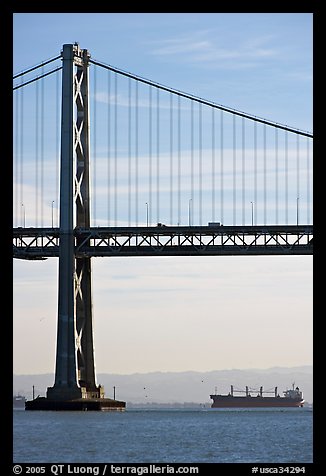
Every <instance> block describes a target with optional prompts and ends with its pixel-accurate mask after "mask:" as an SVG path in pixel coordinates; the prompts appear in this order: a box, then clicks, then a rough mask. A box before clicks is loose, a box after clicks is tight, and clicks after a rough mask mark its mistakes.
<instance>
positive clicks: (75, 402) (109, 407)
mask: <svg viewBox="0 0 326 476" xmlns="http://www.w3.org/2000/svg"><path fill="white" fill-rule="evenodd" d="M125 407H126V403H125V402H121V401H119V400H112V399H111V398H75V399H51V398H48V397H37V398H35V399H34V400H27V401H26V403H25V410H39V411H44V410H50V411H120V412H121V411H124V410H125Z"/></svg>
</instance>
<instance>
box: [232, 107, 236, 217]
mask: <svg viewBox="0 0 326 476" xmlns="http://www.w3.org/2000/svg"><path fill="white" fill-rule="evenodd" d="M236 147H237V139H236V116H235V114H233V225H236V200H237V190H236V187H237V183H236V169H237V155H236Z"/></svg>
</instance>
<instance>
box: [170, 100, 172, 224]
mask: <svg viewBox="0 0 326 476" xmlns="http://www.w3.org/2000/svg"><path fill="white" fill-rule="evenodd" d="M172 224H173V95H172V93H170V225H172Z"/></svg>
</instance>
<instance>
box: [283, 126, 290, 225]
mask: <svg viewBox="0 0 326 476" xmlns="http://www.w3.org/2000/svg"><path fill="white" fill-rule="evenodd" d="M284 147H285V224H286V225H287V224H288V222H289V152H288V150H289V148H288V131H285V138H284Z"/></svg>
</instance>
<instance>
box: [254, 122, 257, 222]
mask: <svg viewBox="0 0 326 476" xmlns="http://www.w3.org/2000/svg"><path fill="white" fill-rule="evenodd" d="M257 205H258V204H257V122H255V124H254V211H253V215H254V224H255V225H256V224H257V219H256V214H257V208H258V206H257Z"/></svg>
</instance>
